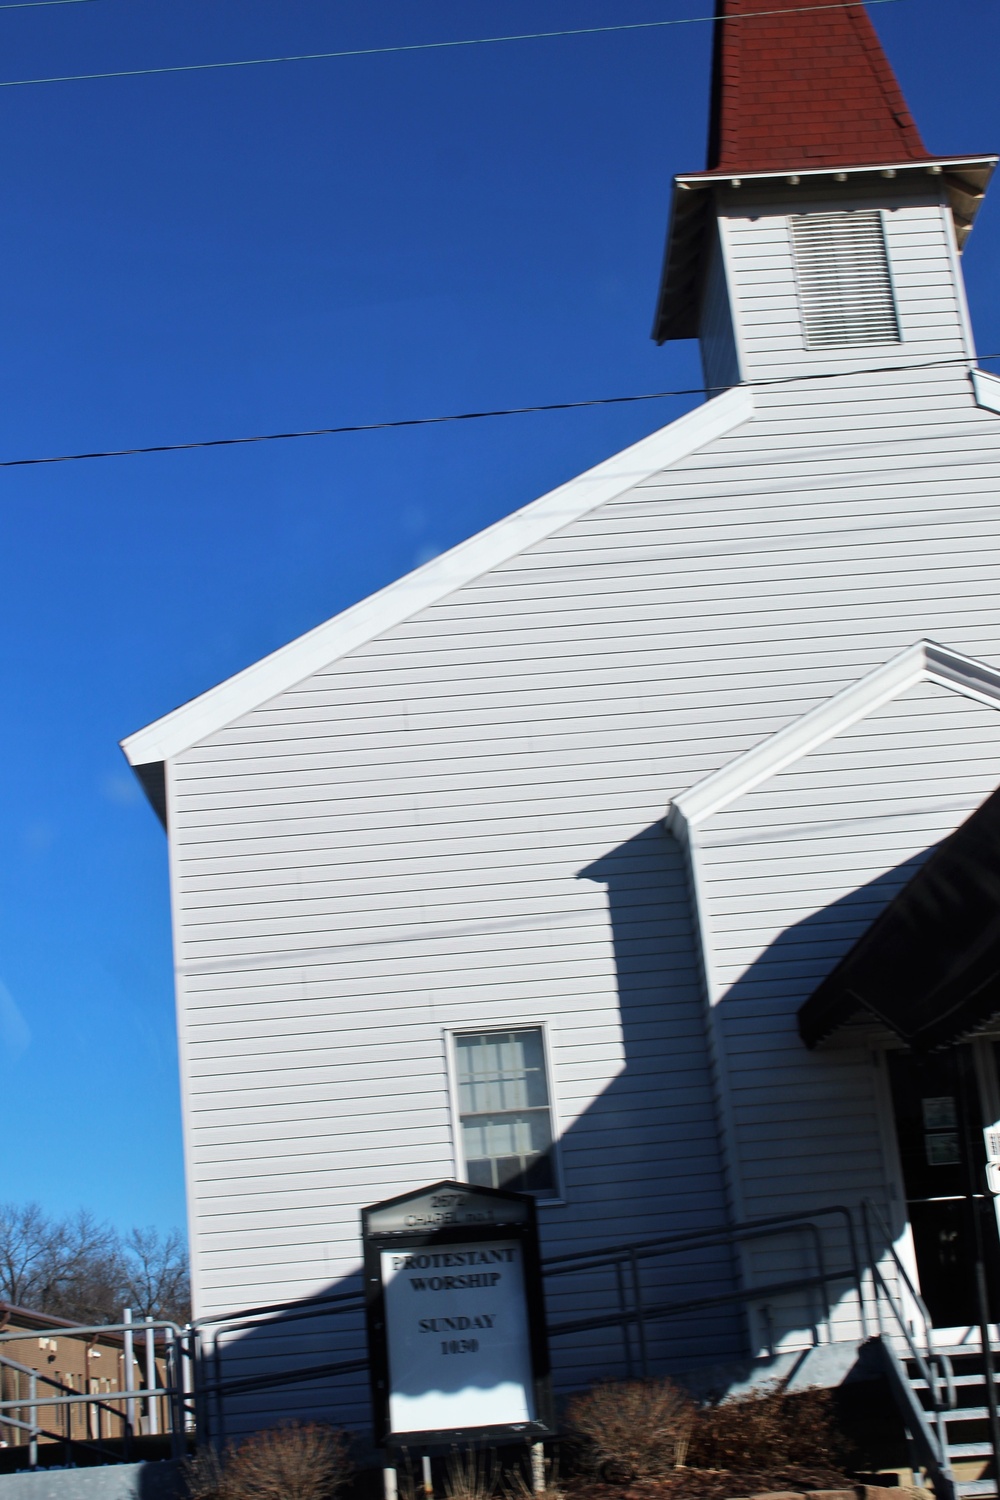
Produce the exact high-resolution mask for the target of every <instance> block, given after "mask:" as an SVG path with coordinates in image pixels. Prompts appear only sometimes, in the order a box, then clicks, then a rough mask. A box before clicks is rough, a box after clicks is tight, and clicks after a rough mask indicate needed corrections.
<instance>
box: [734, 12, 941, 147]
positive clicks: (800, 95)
mask: <svg viewBox="0 0 1000 1500" xmlns="http://www.w3.org/2000/svg"><path fill="white" fill-rule="evenodd" d="M806 3H808V0H806ZM762 11H765V12H768V14H764V15H761V14H755V12H762ZM716 17H717V19H716V23H715V65H714V70H713V80H712V110H711V129H710V135H709V145H708V156H709V160H708V170H709V171H710V172H711V171H718V172H726V173H734V172H736V173H739V172H767V171H775V170H777V171H784V170H788V169H793V168H796V167H799V168H809V167H850V166H862V165H869V164H872V165H874V164H875V163H878V162H886V163H890V162H897V163H902V162H906V161H925V160H930V159H931V158H930V157H929V154H928V151H927V148H926V147H925V145H924V143H923V141H922V140H921V139H920V132H919V131H918V129H917V127H916V125H915V123H914V120H913V116H912V115H911V114H910V111H909V110H908V109H907V107H906V100H905V99H904V98H903V94H902V90H901V89H900V87H899V84H898V83H897V82H896V76H895V74H894V73H893V71H892V68H891V67H890V66H889V61H888V59H887V57H886V55H885V53H884V52H883V50H882V44H881V42H880V41H879V39H878V37H877V36H876V34H875V28H874V27H873V26H872V23H871V21H870V20H869V19H868V15H867V13H866V11H865V8H864V6H863V5H862V4H860V3H859V4H856V5H848V6H844V5H843V3H841V4H839V5H833V4H830V5H823V4H822V0H821V3H820V4H819V5H818V6H816V8H813V9H804V8H803V0H717V10H716Z"/></svg>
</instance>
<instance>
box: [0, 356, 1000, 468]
mask: <svg viewBox="0 0 1000 1500" xmlns="http://www.w3.org/2000/svg"><path fill="white" fill-rule="evenodd" d="M977 358H978V359H980V360H988V359H1000V354H980V355H978V356H977ZM968 362H969V361H968V357H967V356H963V357H961V358H958V359H935V360H926V361H923V362H920V363H917V364H910V365H873V366H872V367H871V368H869V369H867V370H845V371H842V372H834V374H836V373H842V374H844V375H852V376H853V375H890V374H895V373H896V372H897V371H900V370H937V369H941V368H942V367H943V366H948V365H967V364H968ZM831 378H834V377H833V376H832V375H831V372H830V371H829V370H824V371H822V372H821V373H820V374H818V375H785V376H781V375H778V376H775V377H773V378H771V379H768V380H751V381H747V382H746V385H747V387H748V388H750V389H753V388H754V387H760V386H771V385H795V384H796V383H797V382H799V381H807V380H829V379H831ZM730 389H732V387H730V386H722V385H692V386H687V387H685V388H682V389H680V390H676V391H645V392H642V393H640V394H637V395H630V396H594V397H592V398H591V399H590V400H588V401H548V402H544V403H542V404H540V405H537V406H504V407H497V408H496V409H495V410H492V411H460V412H451V413H449V414H448V415H446V416H440V417H401V418H397V419H396V420H394V421H389V422H354V423H347V424H344V425H343V426H340V427H307V428H304V429H303V430H302V431H300V432H258V433H254V434H253V436H251V437H224V438H204V439H202V440H201V441H199V442H193V443H153V444H151V445H150V446H149V447H145V448H108V449H105V450H103V451H99V452H94V453H57V454H52V455H50V456H48V457H45V458H4V459H0V469H25V468H30V467H33V466H34V465H36V464H72V463H79V462H80V461H81V460H83V459H88V458H135V457H139V456H141V455H144V454H149V453H186V452H189V451H191V450H193V449H196V448H241V447H246V446H247V445H248V444H250V443H283V442H287V441H288V440H289V439H291V438H309V437H339V436H341V435H342V434H344V433H348V432H388V431H391V430H392V429H394V428H400V427H439V426H441V425H442V424H444V423H446V422H479V421H482V420H483V419H484V418H485V417H522V416H527V415H529V414H531V413H533V412H545V411H578V410H580V409H581V408H582V407H586V406H623V405H626V404H629V403H632V402H636V401H666V400H667V399H669V398H670V397H672V396H717V395H719V394H720V393H721V392H722V391H726V390H730Z"/></svg>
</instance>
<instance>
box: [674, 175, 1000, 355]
mask: <svg viewBox="0 0 1000 1500" xmlns="http://www.w3.org/2000/svg"><path fill="white" fill-rule="evenodd" d="M997 161H998V158H997V157H996V156H937V157H930V158H927V159H924V160H920V161H888V162H886V161H881V162H867V163H862V164H860V165H855V166H845V167H835V166H824V167H796V166H788V167H783V168H781V169H780V170H777V169H772V168H769V169H768V170H766V171H750V172H739V173H737V172H732V171H728V170H727V171H720V170H718V169H716V170H714V171H711V172H688V173H682V174H681V175H680V176H677V177H675V178H674V192H673V199H672V203H671V211H670V225H669V228H668V230H667V245H666V251H665V253H664V258H663V273H662V276H661V279H660V295H659V298H658V300H657V306H656V317H655V319H654V322H653V333H652V337H653V338H654V339H655V340H656V342H657V343H658V344H663V343H666V341H667V340H668V339H683V338H696V337H697V334H698V304H699V301H700V297H701V278H702V275H703V271H704V265H705V261H706V256H705V253H704V251H705V231H706V227H707V220H708V209H709V201H710V200H709V197H708V194H707V192H706V189H711V188H721V187H729V188H742V187H745V186H747V185H748V184H750V183H753V184H760V185H762V186H765V185H768V184H771V185H773V186H776V187H782V188H797V187H801V186H816V185H819V184H822V183H825V182H833V183H837V184H841V183H845V182H848V181H850V180H851V179H852V178H861V179H864V178H872V177H882V178H888V179H894V178H898V177H900V176H903V175H904V174H905V175H911V174H914V173H919V174H922V175H924V176H930V177H940V178H941V179H942V181H943V185H944V189H945V192H946V193H947V195H948V203H949V206H950V208H951V212H952V217H953V219H954V221H955V234H956V237H957V239H958V246H959V249H960V250H961V249H962V247H963V246H964V244H965V241H966V240H967V239H968V237H969V234H970V232H971V230H972V226H973V223H974V222H975V218H976V214H977V213H978V211H979V205H980V204H981V203H982V201H983V198H984V197H985V196H986V189H987V187H988V186H989V181H990V178H991V177H992V175H993V170H994V168H995V167H996V165H997Z"/></svg>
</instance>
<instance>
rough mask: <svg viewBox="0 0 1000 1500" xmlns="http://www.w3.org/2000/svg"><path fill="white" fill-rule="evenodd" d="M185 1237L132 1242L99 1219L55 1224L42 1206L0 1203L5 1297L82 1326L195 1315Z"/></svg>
mask: <svg viewBox="0 0 1000 1500" xmlns="http://www.w3.org/2000/svg"><path fill="white" fill-rule="evenodd" d="M189 1297H190V1294H189V1290H188V1268H187V1255H186V1252H185V1248H184V1241H183V1239H182V1238H181V1235H180V1234H179V1233H178V1232H177V1231H176V1230H173V1231H171V1232H170V1233H169V1234H167V1235H166V1236H164V1237H162V1238H161V1236H160V1235H159V1234H158V1232H157V1231H156V1230H155V1229H133V1230H132V1231H131V1233H130V1234H128V1235H127V1236H126V1237H125V1238H124V1239H122V1238H121V1236H120V1235H118V1234H117V1233H116V1231H115V1230H113V1229H111V1228H110V1227H109V1226H108V1225H107V1224H100V1223H98V1222H97V1220H95V1219H94V1217H93V1215H92V1214H88V1213H86V1212H83V1211H81V1212H80V1213H78V1214H77V1215H76V1216H75V1217H73V1218H68V1219H52V1218H49V1217H48V1216H47V1215H46V1214H45V1213H43V1211H42V1209H41V1208H40V1207H39V1205H38V1204H37V1203H29V1204H27V1205H24V1206H21V1205H18V1204H14V1203H5V1204H0V1298H2V1299H3V1300H4V1301H6V1302H12V1303H14V1304H15V1305H17V1306H19V1307H30V1308H33V1309H34V1310H35V1311H36V1312H47V1313H53V1314H54V1315H55V1316H57V1317H63V1318H71V1319H73V1320H74V1321H77V1322H81V1323H116V1322H118V1321H119V1320H120V1318H121V1312H122V1308H123V1307H126V1306H131V1307H133V1308H134V1310H135V1312H136V1313H137V1315H138V1316H140V1317H154V1318H155V1317H166V1318H171V1319H173V1320H175V1321H177V1320H180V1321H186V1320H187V1318H188V1317H189V1316H190V1305H189Z"/></svg>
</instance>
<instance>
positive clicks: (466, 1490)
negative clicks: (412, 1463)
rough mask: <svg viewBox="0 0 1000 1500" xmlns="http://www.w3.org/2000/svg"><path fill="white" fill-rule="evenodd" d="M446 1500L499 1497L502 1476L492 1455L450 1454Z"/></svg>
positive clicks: (446, 1476)
mask: <svg viewBox="0 0 1000 1500" xmlns="http://www.w3.org/2000/svg"><path fill="white" fill-rule="evenodd" d="M444 1493H445V1500H494V1497H495V1496H497V1495H499V1494H500V1493H501V1473H500V1467H499V1464H498V1461H497V1456H496V1454H495V1453H493V1452H490V1453H483V1452H479V1451H477V1450H476V1449H475V1448H468V1449H466V1451H465V1452H464V1453H460V1452H459V1451H458V1450H457V1449H455V1450H453V1452H452V1453H451V1456H450V1457H449V1459H448V1464H447V1468H446V1471H445V1476H444Z"/></svg>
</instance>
